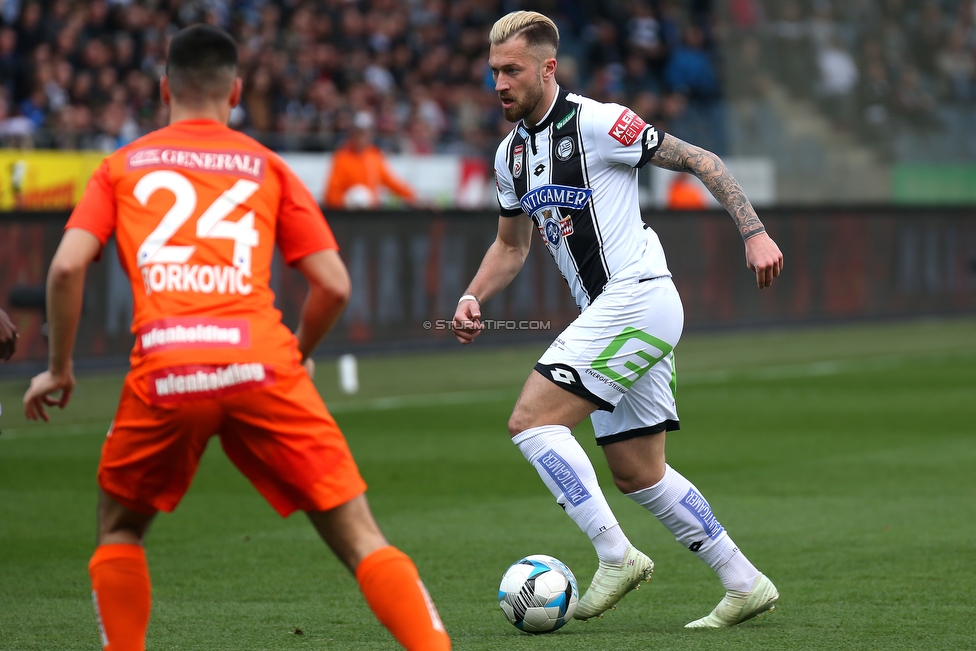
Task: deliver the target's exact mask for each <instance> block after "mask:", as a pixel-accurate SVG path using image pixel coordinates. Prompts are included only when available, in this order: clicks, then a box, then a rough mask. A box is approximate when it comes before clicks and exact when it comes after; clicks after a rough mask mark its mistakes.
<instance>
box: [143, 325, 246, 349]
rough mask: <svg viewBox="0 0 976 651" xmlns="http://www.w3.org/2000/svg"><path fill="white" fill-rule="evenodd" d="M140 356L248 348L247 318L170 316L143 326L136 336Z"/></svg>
mask: <svg viewBox="0 0 976 651" xmlns="http://www.w3.org/2000/svg"><path fill="white" fill-rule="evenodd" d="M136 346H138V349H137V350H138V351H139V352H140V353H142V354H146V353H160V352H164V351H170V350H186V349H188V348H250V347H251V330H250V327H249V325H248V322H247V319H220V318H216V317H214V318H202V317H171V318H167V319H158V320H156V321H150V322H149V323H147V324H145V325H144V326H142V327H141V328H139V331H138V332H137V333H136Z"/></svg>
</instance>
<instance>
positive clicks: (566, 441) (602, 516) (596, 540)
mask: <svg viewBox="0 0 976 651" xmlns="http://www.w3.org/2000/svg"><path fill="white" fill-rule="evenodd" d="M512 443H514V444H515V445H517V446H518V449H519V450H520V451H521V452H522V455H523V456H524V457H525V458H526V459H528V461H529V463H531V464H532V465H533V466H534V467H535V469H536V471H538V473H539V476H540V477H542V481H543V482H545V484H546V487H548V488H549V491H550V492H551V493H552V494H553V496H555V498H556V502H557V503H558V504H559V505H560V506H561V507H563V509H564V510H565V511H566V514H567V515H568V516H569V517H570V518H572V519H573V522H575V523H576V526H578V527H579V528H580V529H582V530H583V533H585V534H586V535H587V536H589V538H590V541H591V542H592V543H593V547H594V548H595V549H596V554H597V557H598V558H599V559H600V560H601V561H606V562H608V563H622V562H623V560H624V555H625V554H626V553H627V549H628V548H629V547H630V540H628V539H627V536H626V535H624V532H623V531H622V530H621V529H620V525H619V524H617V518H616V517H614V515H613V511H611V510H610V505H609V504H607V499H606V497H604V495H603V491H601V490H600V484H599V483H598V482H597V479H596V472H595V471H594V470H593V464H592V463H590V458H589V457H588V456H586V452H584V451H583V448H582V447H581V446H580V444H579V441H577V440H576V439H575V438H574V437H573V435H572V433H571V432H570V431H569V428H568V427H565V426H563V425H543V426H541V427H533V428H532V429H527V430H525V431H524V432H522V433H521V434H518V435H517V436H515V437H514V438H512Z"/></svg>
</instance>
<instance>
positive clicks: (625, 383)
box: [590, 326, 673, 389]
mask: <svg viewBox="0 0 976 651" xmlns="http://www.w3.org/2000/svg"><path fill="white" fill-rule="evenodd" d="M631 339H638V340H640V341H642V342H644V343H645V344H649V345H651V346H653V347H654V348H656V349H657V350H660V351H661V354H660V355H659V356H657V357H655V356H654V355H653V354H651V353H649V352H648V351H647V350H643V349H639V350H635V351H633V352H631V353H628V354H627V355H626V356H627V357H638V358H640V359H642V360H644V361H645V362H647V364H646V365H643V364H640V363H638V362H636V361H634V360H631V359H628V360H626V361H625V362H623V364H622V366H623V367H624V368H625V369H627V370H628V371H630V372H632V373H635V374H636V375H635V376H633V377H624V376H623V375H621V374H620V373H618V372H617V371H615V370H613V369H612V368H610V362H611V361H612V360H613V359H614V358H615V357H616V356H617V354H618V353H619V352H620V349H621V348H623V347H624V344H626V343H627V342H628V341H630V340H631ZM672 349H673V347H672V346H671V344H669V343H667V342H665V341H661V340H660V339H658V338H657V337H655V336H654V335H649V334H647V333H646V332H644V331H643V330H638V329H637V328H632V327H630V326H627V327H626V328H624V329H623V332H621V333H620V334H619V335H617V336H616V337H614V338H613V341H611V342H610V345H609V346H607V347H606V348H604V349H603V352H602V353H600V354H599V355H597V358H596V359H595V360H593V363H592V364H590V367H591V368H593V370H595V371H597V372H598V373H600V374H601V375H604V376H606V377H608V378H610V379H611V380H613V381H614V382H616V383H617V384H619V385H620V386H622V387H625V388H627V389H629V388H630V387H632V386H634V382H636V381H637V380H639V379H641V377H643V375H644V374H645V373H647V372H648V371H649V370H651V367H652V366H654V365H655V364H657V363H658V362H660V361H661V360H662V359H664V358H665V357H667V356H668V355H669V354H670V353H671V351H672Z"/></svg>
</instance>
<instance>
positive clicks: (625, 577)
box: [573, 545, 654, 619]
mask: <svg viewBox="0 0 976 651" xmlns="http://www.w3.org/2000/svg"><path fill="white" fill-rule="evenodd" d="M653 573H654V561H652V560H651V559H650V558H648V557H647V556H646V555H645V554H644V553H643V552H641V551H640V550H639V549H637V548H636V547H634V546H633V545H631V546H630V549H628V550H627V553H626V554H625V555H624V562H623V563H619V564H618V563H607V562H604V561H600V567H598V568H597V570H596V574H594V575H593V580H592V581H590V587H589V588H587V590H586V594H584V595H583V596H582V597H581V598H580V600H579V603H578V604H577V605H576V612H575V613H574V614H573V617H574V618H576V619H589V618H590V617H596V616H597V615H601V614H603V612H605V611H606V610H608V609H609V608H612V607H613V605H614V604H616V603H617V602H618V601H620V600H621V599H622V598H623V596H624V595H625V594H627V593H628V592H630V591H631V590H634V589H637V588H639V587H640V584H641V582H642V581H650V580H651V575H652V574H653Z"/></svg>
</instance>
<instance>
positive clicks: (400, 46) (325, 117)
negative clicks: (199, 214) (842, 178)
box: [0, 0, 976, 168]
mask: <svg viewBox="0 0 976 651" xmlns="http://www.w3.org/2000/svg"><path fill="white" fill-rule="evenodd" d="M519 5H520V3H519V2H517V1H516V2H513V1H511V0H454V1H451V2H447V1H445V0H407V1H400V0H359V1H357V0H306V1H304V2H303V1H300V0H281V1H278V2H270V1H265V0H240V1H231V0H158V1H153V2H143V1H139V0H111V1H110V0H93V1H90V2H89V1H82V0H43V1H42V0H5V1H3V2H0V146H6V147H35V148H55V149H57V148H60V149H99V150H104V151H112V150H114V149H115V148H117V147H119V146H120V145H123V144H125V143H127V142H129V141H131V140H132V139H134V138H136V137H138V136H139V135H141V134H142V133H145V132H147V131H149V130H151V129H153V128H156V127H158V126H160V125H162V124H164V123H165V121H166V108H165V107H163V106H161V105H160V103H159V101H158V93H157V90H156V88H157V80H158V78H159V75H160V74H161V72H162V71H163V70H164V67H165V60H164V55H163V53H164V52H165V48H166V43H167V39H168V38H169V37H170V36H171V35H172V34H173V33H174V32H175V31H176V30H177V29H179V28H180V27H183V26H185V25H187V24H190V23H193V22H208V23H211V24H215V25H218V26H220V27H223V28H225V29H227V30H228V31H229V32H230V33H231V34H233V35H234V37H235V38H236V40H237V41H238V43H239V44H240V56H241V70H242V75H243V77H244V79H245V84H246V93H245V97H244V100H243V102H242V104H241V107H240V108H239V109H238V110H237V111H235V113H234V115H233V116H232V121H233V126H235V127H236V128H239V129H242V130H244V131H246V132H248V133H250V134H252V135H254V136H255V137H257V138H259V139H260V140H261V141H262V142H264V143H265V144H267V145H269V146H271V147H272V148H274V149H276V150H279V151H332V150H334V149H335V148H336V147H337V146H338V144H339V143H340V142H341V141H342V140H343V138H344V136H345V134H346V132H347V131H348V130H349V128H350V126H351V120H352V116H353V115H355V114H356V113H357V112H360V111H364V110H366V111H370V112H372V113H373V114H374V116H375V118H376V124H377V144H378V145H379V146H380V147H381V148H382V149H384V150H385V151H387V152H390V153H420V154H423V153H457V154H463V155H469V156H470V155H483V156H485V157H488V156H490V153H491V151H492V150H493V148H494V146H495V144H496V141H497V139H498V136H499V135H500V134H501V133H504V132H506V131H507V130H508V129H509V128H510V127H509V125H508V124H507V123H506V122H505V121H504V120H503V119H502V117H501V113H500V110H499V109H498V106H497V103H496V101H495V97H494V93H493V92H492V86H491V80H490V77H489V76H488V73H487V67H486V64H485V61H486V57H487V41H486V37H485V34H486V32H487V30H488V27H489V26H490V24H491V22H492V20H493V19H494V18H496V17H497V16H498V15H500V14H501V13H504V12H505V11H509V10H511V9H513V8H518V7H519ZM532 8H536V9H540V10H542V11H545V12H547V13H548V14H549V15H552V16H554V18H555V19H556V21H557V24H558V25H559V27H560V30H561V34H562V39H563V43H562V47H561V50H562V54H561V59H560V70H559V75H560V77H561V80H562V82H563V83H564V84H565V85H567V86H569V87H572V88H577V89H579V90H580V91H581V92H584V93H585V94H587V95H589V96H591V97H594V98H597V99H600V100H604V101H607V100H613V101H618V102H621V103H626V104H628V105H630V106H632V107H633V108H634V109H635V110H637V111H638V112H639V113H641V115H643V116H644V117H645V118H647V119H649V120H651V121H653V122H654V123H656V124H658V125H659V126H661V127H662V128H664V129H665V130H668V131H670V132H672V133H675V134H676V135H678V136H679V137H682V138H684V139H686V140H690V141H693V142H696V143H698V144H701V145H702V146H704V147H707V148H709V149H712V150H714V151H716V152H717V153H719V154H722V155H727V154H732V155H749V154H750V153H752V152H754V151H756V150H761V151H766V152H768V151H770V150H771V148H772V147H771V146H772V145H775V144H776V143H780V145H781V146H780V148H781V149H782V148H783V147H784V146H783V145H782V142H781V139H782V133H783V131H784V129H786V128H787V126H788V125H787V124H786V121H788V120H789V119H790V115H789V113H790V112H791V111H790V110H788V109H786V108H784V105H783V104H782V103H778V104H777V103H775V102H769V101H768V99H769V98H768V95H769V94H770V93H775V92H776V91H778V90H782V91H783V92H784V93H785V95H786V97H787V98H788V99H789V100H790V101H792V102H794V104H793V105H791V106H795V103H796V102H800V103H803V104H805V105H808V106H809V107H811V108H812V110H814V111H815V112H816V113H817V114H818V115H820V116H821V118H822V119H825V120H826V121H827V122H828V123H829V124H830V125H831V127H832V129H833V130H834V132H835V133H836V134H839V135H841V136H847V135H850V136H852V137H853V138H854V139H856V140H857V142H858V143H860V144H862V145H864V146H866V147H869V148H871V150H872V151H873V152H874V153H876V154H877V155H878V157H879V159H880V160H899V159H901V160H904V159H907V158H908V157H909V156H911V157H912V159H913V160H919V158H921V159H923V160H925V159H928V160H933V161H934V160H939V161H946V160H960V161H970V160H974V159H976V145H974V144H973V143H974V142H976V141H974V140H973V139H972V138H964V137H961V136H962V135H963V134H964V132H966V131H968V130H969V126H970V125H972V124H973V123H974V120H976V25H974V20H973V14H974V11H976V10H974V3H972V2H968V1H964V0H850V1H845V2H839V1H837V0H833V1H831V0H781V1H774V0H765V1H763V0H728V1H727V2H721V3H718V2H713V1H711V0H694V1H693V2H677V1H676V0H608V1H605V2H599V3H597V2H564V1H560V0H547V1H545V2H541V3H534V4H533V7H532ZM893 132H898V133H899V134H902V135H901V136H899V137H898V138H892V137H891V134H892V133H893ZM902 136H903V137H902ZM813 140H814V141H813V142H802V141H801V142H800V143H793V144H792V145H786V146H785V148H786V149H789V147H790V146H792V147H794V148H800V149H804V151H805V153H807V154H809V157H810V159H811V160H817V159H818V158H824V157H825V156H826V153H825V152H824V151H822V149H823V148H824V146H825V145H824V143H823V142H822V140H817V139H813ZM827 146H829V145H827ZM786 167H787V168H788V167H789V166H788V165H787V166H786Z"/></svg>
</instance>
